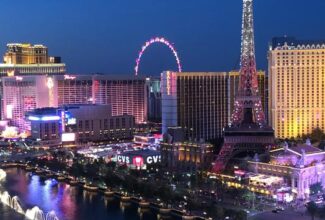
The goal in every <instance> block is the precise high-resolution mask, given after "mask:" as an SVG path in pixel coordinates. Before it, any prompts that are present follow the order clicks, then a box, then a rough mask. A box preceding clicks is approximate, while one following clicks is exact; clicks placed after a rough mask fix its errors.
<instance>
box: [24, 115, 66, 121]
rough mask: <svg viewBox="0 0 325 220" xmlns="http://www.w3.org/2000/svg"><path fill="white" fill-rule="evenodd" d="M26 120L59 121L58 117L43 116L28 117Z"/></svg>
mask: <svg viewBox="0 0 325 220" xmlns="http://www.w3.org/2000/svg"><path fill="white" fill-rule="evenodd" d="M28 120H30V121H58V120H60V116H43V117H41V118H40V117H36V116H28Z"/></svg>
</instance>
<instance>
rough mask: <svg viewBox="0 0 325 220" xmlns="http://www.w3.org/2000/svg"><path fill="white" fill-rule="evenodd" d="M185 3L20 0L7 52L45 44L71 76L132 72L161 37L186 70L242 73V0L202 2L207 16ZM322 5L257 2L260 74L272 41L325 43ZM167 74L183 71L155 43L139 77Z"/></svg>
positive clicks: (7, 31)
mask: <svg viewBox="0 0 325 220" xmlns="http://www.w3.org/2000/svg"><path fill="white" fill-rule="evenodd" d="M19 3H21V4H19ZM78 3H80V1H78ZM186 3H187V4H186V5H185V4H183V3H182V2H180V1H178V2H171V1H159V2H150V1H146V0H144V1H141V2H133V1H127V0H126V1H120V2H117V1H115V2H114V1H113V2H107V1H103V0H97V1H96V2H95V3H94V2H93V1H92V2H90V1H81V3H80V4H77V2H76V1H74V0H72V1H69V2H68V3H67V2H64V3H63V2H62V1H59V2H55V1H50V2H47V4H40V1H39V0H35V1H33V2H30V3H29V4H28V5H26V4H24V3H22V2H20V1H18V4H15V7H13V4H14V3H12V2H10V1H5V2H4V4H3V13H2V14H1V15H0V18H1V21H3V23H2V25H1V26H2V32H3V33H2V38H1V40H0V45H1V46H0V52H3V51H5V45H6V43H9V42H31V43H43V44H45V45H47V46H48V47H49V48H50V53H51V54H53V55H59V56H62V59H63V61H64V62H65V63H67V69H68V72H69V73H77V74H78V73H82V74H87V73H88V74H89V73H95V72H102V73H117V74H120V73H124V74H132V73H133V72H134V69H133V68H134V65H135V59H136V57H137V54H138V52H139V50H140V49H141V46H142V45H143V44H144V42H145V41H147V40H149V39H150V38H151V37H154V36H162V37H165V38H167V39H168V40H169V41H171V42H173V43H174V46H175V47H176V49H177V50H178V52H179V55H180V59H181V62H182V64H183V67H184V71H229V70H231V69H238V68H239V56H240V50H239V49H238V48H239V47H240V37H239V35H240V29H239V28H238V26H239V25H240V11H241V1H240V0H236V1H231V2H227V1H221V2H220V1H219V2H214V1H208V0H205V1H200V9H201V10H200V11H197V6H198V4H197V2H196V1H194V0H192V1H187V2H186ZM126 5H128V7H125V6H126ZM322 6H325V2H322V1H321V0H313V1H312V4H305V2H304V1H303V0H299V1H295V4H294V5H293V4H292V1H286V2H282V1H279V0H276V1H263V2H258V1H257V2H256V3H255V9H257V10H256V15H255V20H256V22H255V30H256V31H255V35H256V54H257V67H258V69H264V70H266V67H267V58H266V54H267V49H268V43H269V41H270V40H271V38H272V37H275V36H283V35H288V36H295V37H297V38H298V39H315V40H318V39H324V38H325V31H324V30H322V29H321V28H319V27H322V26H324V25H325V21H324V19H320V18H321V9H322V8H323V7H322ZM26 9H27V10H26ZM288 9H291V11H289V10H288ZM162 12H164V13H162ZM12 14H15V15H17V16H10V15H12ZM184 14H185V16H184ZM36 15H37V16H36ZM274 15H276V16H274ZM301 15H305V16H301ZM21 18H24V19H21ZM26 24H28V25H26ZM116 24H119V25H116ZM13 27H14V28H13ZM265 27H268V28H265ZM17 30H18V32H19V34H16V33H17V32H16V31H17ZM315 36H317V37H315ZM202 42H204V44H202ZM225 42H226V43H225ZM211 48H212V49H211ZM220 51H222V52H220ZM202 57H204V58H205V59H202ZM157 58H159V59H157ZM167 69H170V70H175V69H176V63H175V60H174V57H173V56H172V54H171V52H170V51H169V50H168V49H167V48H166V47H164V46H162V45H153V46H152V48H150V49H149V50H148V51H146V53H145V55H144V56H143V59H142V63H141V65H140V74H141V73H142V74H150V75H157V74H159V73H160V72H162V71H163V70H167Z"/></svg>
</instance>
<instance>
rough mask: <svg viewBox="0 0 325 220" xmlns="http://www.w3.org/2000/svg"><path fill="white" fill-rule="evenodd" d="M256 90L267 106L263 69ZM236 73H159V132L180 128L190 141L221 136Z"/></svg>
mask: <svg viewBox="0 0 325 220" xmlns="http://www.w3.org/2000/svg"><path fill="white" fill-rule="evenodd" d="M257 78H258V82H259V84H258V85H259V91H260V94H261V99H262V103H263V108H264V109H266V106H267V105H266V100H267V97H266V92H265V91H266V77H265V72H263V71H258V73H257ZM238 82H239V72H238V71H231V72H172V71H165V72H163V73H162V74H161V99H162V133H165V132H166V131H167V130H168V127H178V126H179V127H182V128H183V129H184V132H185V134H186V136H188V138H189V140H190V141H193V142H198V141H202V140H203V141H209V140H214V139H218V138H222V137H223V128H224V127H225V126H226V125H227V124H228V123H229V122H230V117H231V114H232V111H233V106H234V105H233V104H234V101H235V94H236V92H237V91H238Z"/></svg>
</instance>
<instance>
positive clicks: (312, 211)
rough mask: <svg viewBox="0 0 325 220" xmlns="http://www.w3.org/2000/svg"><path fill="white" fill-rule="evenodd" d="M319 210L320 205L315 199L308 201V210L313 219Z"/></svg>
mask: <svg viewBox="0 0 325 220" xmlns="http://www.w3.org/2000/svg"><path fill="white" fill-rule="evenodd" d="M317 210H318V207H317V205H316V203H315V202H314V201H311V202H308V203H307V211H308V213H309V214H310V215H311V219H312V220H314V219H315V214H316V212H317Z"/></svg>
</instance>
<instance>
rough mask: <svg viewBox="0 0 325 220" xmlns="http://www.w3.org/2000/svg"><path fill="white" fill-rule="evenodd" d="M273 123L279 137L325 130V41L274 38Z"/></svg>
mask: <svg viewBox="0 0 325 220" xmlns="http://www.w3.org/2000/svg"><path fill="white" fill-rule="evenodd" d="M268 61H269V64H268V68H269V110H270V115H269V123H270V125H271V126H272V127H273V128H274V130H275V136H276V137H277V138H290V137H294V138H295V137H298V136H300V137H301V136H302V135H308V134H310V133H311V132H312V130H313V129H315V128H321V129H322V130H323V131H324V130H325V40H323V41H311V40H298V39H295V38H293V37H280V38H273V39H272V43H271V45H270V48H269V52H268Z"/></svg>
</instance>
